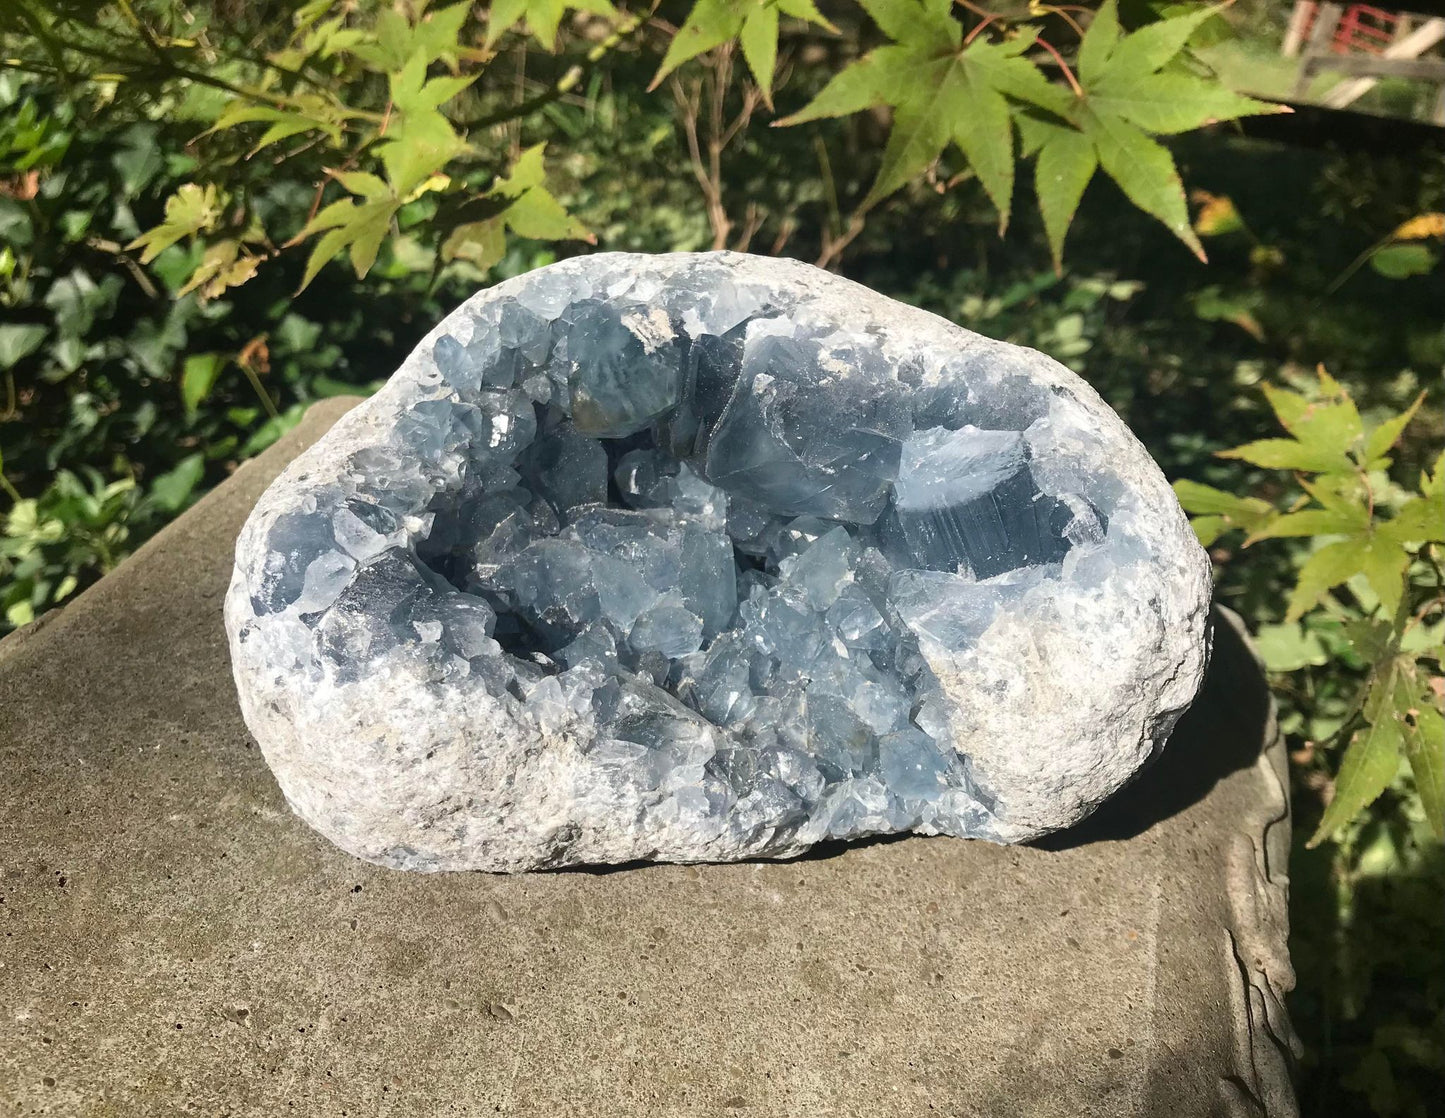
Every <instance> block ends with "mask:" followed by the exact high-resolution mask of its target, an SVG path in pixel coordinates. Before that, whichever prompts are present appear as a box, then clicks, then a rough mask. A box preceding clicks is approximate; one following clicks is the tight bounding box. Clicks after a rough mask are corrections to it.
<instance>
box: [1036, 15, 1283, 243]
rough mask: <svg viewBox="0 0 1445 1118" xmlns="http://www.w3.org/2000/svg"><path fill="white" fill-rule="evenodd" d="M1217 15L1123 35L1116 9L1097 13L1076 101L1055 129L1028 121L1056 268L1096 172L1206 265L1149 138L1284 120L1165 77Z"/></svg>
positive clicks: (1170, 164)
mask: <svg viewBox="0 0 1445 1118" xmlns="http://www.w3.org/2000/svg"><path fill="white" fill-rule="evenodd" d="M1218 11H1219V7H1218V6H1211V7H1207V8H1200V9H1198V10H1196V11H1193V12H1188V13H1186V14H1185V15H1181V16H1175V17H1174V18H1172V19H1163V20H1159V21H1158V22H1156V23H1151V24H1148V25H1146V26H1144V27H1142V28H1140V29H1139V30H1137V31H1134V32H1132V33H1127V34H1126V33H1124V32H1122V31H1121V30H1120V27H1119V17H1118V9H1117V6H1116V3H1115V0H1105V3H1104V4H1103V5H1101V6H1100V8H1099V11H1098V12H1097V13H1096V14H1095V16H1094V19H1093V22H1092V23H1090V24H1089V27H1088V30H1087V31H1085V33H1084V38H1083V41H1082V42H1081V43H1080V45H1079V56H1078V67H1079V79H1078V80H1079V83H1080V96H1078V97H1076V98H1075V99H1074V101H1073V104H1072V105H1071V106H1070V107H1069V108H1068V109H1067V110H1066V111H1065V112H1064V113H1062V114H1061V115H1062V116H1063V117H1064V118H1065V120H1064V122H1058V121H1049V120H1040V121H1036V122H1034V123H1033V125H1032V129H1031V135H1030V137H1029V139H1030V141H1031V142H1030V143H1029V144H1028V146H1030V147H1031V148H1033V149H1034V150H1037V152H1038V164H1037V170H1036V173H1035V189H1036V193H1037V194H1038V199H1039V212H1040V214H1042V216H1043V219H1044V229H1045V232H1046V233H1047V235H1048V239H1049V248H1050V251H1051V252H1052V253H1053V257H1054V265H1055V267H1056V268H1057V267H1059V266H1060V262H1061V259H1062V256H1063V247H1064V238H1065V236H1066V235H1067V234H1068V231H1069V225H1070V224H1071V223H1072V221H1073V218H1074V214H1075V212H1076V211H1077V210H1078V207H1079V202H1080V200H1081V199H1082V198H1083V195H1084V190H1085V188H1087V186H1088V185H1089V181H1090V180H1091V179H1092V178H1093V177H1094V173H1095V172H1096V171H1097V170H1099V169H1101V168H1102V169H1103V171H1104V173H1105V174H1107V175H1108V176H1109V177H1110V178H1112V179H1113V180H1114V181H1115V182H1116V183H1117V184H1118V185H1119V188H1120V189H1121V190H1122V191H1123V192H1124V194H1125V195H1126V196H1127V197H1128V199H1129V201H1131V202H1133V203H1134V205H1135V206H1137V207H1138V208H1139V209H1141V210H1143V211H1144V212H1145V213H1147V214H1149V215H1150V216H1151V217H1154V218H1156V219H1158V220H1159V221H1160V222H1162V223H1163V224H1164V226H1165V227H1166V228H1167V229H1168V230H1169V231H1170V232H1171V233H1173V234H1174V235H1175V236H1176V237H1178V238H1179V239H1180V240H1181V241H1183V242H1184V244H1185V245H1187V246H1188V247H1189V249H1190V251H1192V252H1193V253H1194V254H1195V255H1196V256H1197V257H1199V259H1200V260H1204V259H1205V254H1204V247H1203V246H1202V245H1201V244H1200V243H1199V238H1198V236H1196V234H1195V230H1194V228H1193V227H1192V226H1191V225H1190V222H1189V207H1188V204H1187V202H1186V201H1185V197H1184V184H1183V183H1182V182H1181V181H1180V178H1179V171H1178V168H1177V167H1175V165H1174V158H1173V156H1171V155H1170V154H1169V151H1168V149H1167V148H1165V147H1164V146H1163V145H1162V144H1160V143H1159V142H1158V141H1156V140H1154V139H1153V138H1152V137H1153V136H1162V135H1174V134H1176V133H1179V132H1188V131H1191V130H1192V129H1195V128H1200V127H1202V126H1203V125H1206V124H1210V123H1214V122H1218V121H1224V120H1235V119H1238V118H1239V117H1243V116H1252V115H1257V114H1261V113H1278V112H1289V111H1290V110H1289V109H1288V108H1286V107H1284V106H1282V105H1273V104H1270V103H1268V102H1265V101H1257V100H1255V99H1254V98H1252V97H1245V96H1242V95H1241V94H1238V93H1235V92H1233V91H1231V90H1229V89H1226V88H1225V87H1224V86H1222V85H1220V84H1218V82H1216V81H1210V80H1207V79H1205V78H1201V77H1197V76H1195V75H1193V74H1190V73H1187V72H1185V71H1183V70H1179V69H1166V67H1169V66H1171V65H1172V64H1173V63H1174V62H1175V61H1176V59H1177V58H1178V57H1179V55H1180V54H1181V53H1182V52H1183V50H1184V48H1185V45H1186V44H1187V43H1188V41H1189V38H1190V36H1192V35H1193V34H1194V32H1195V31H1196V30H1197V29H1198V27H1199V25H1200V24H1202V23H1203V22H1204V21H1205V20H1207V19H1209V18H1210V17H1211V16H1212V15H1214V14H1215V13H1216V12H1218Z"/></svg>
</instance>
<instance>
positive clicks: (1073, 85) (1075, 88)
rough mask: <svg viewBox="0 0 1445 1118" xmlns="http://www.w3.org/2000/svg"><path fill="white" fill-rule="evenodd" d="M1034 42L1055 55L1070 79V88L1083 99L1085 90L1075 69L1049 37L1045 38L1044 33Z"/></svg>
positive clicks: (1055, 59)
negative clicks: (1075, 74) (1055, 47)
mask: <svg viewBox="0 0 1445 1118" xmlns="http://www.w3.org/2000/svg"><path fill="white" fill-rule="evenodd" d="M1034 42H1036V43H1038V45H1039V46H1041V47H1043V48H1044V50H1046V51H1048V52H1049V53H1050V54H1051V55H1053V56H1054V61H1055V62H1057V63H1058V64H1059V69H1060V70H1062V71H1063V72H1064V77H1065V78H1066V79H1067V80H1068V83H1069V88H1071V89H1072V90H1073V91H1074V96H1075V97H1078V98H1081V99H1082V98H1083V96H1084V90H1083V88H1082V87H1081V86H1080V85H1079V80H1078V79H1077V78H1076V77H1074V71H1073V70H1071V69H1069V64H1068V63H1067V62H1065V61H1064V56H1063V55H1061V54H1060V53H1059V52H1058V51H1057V50H1055V49H1054V46H1053V44H1052V43H1050V42H1049V41H1048V40H1047V39H1045V38H1044V37H1043V36H1042V35H1040V36H1039V37H1038V38H1037V39H1035V40H1034Z"/></svg>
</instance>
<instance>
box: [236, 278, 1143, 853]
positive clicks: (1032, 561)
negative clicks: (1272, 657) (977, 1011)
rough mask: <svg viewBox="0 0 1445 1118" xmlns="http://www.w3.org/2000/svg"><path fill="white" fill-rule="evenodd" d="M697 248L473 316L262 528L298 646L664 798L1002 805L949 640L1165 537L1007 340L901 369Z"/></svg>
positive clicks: (956, 641) (503, 301)
mask: <svg viewBox="0 0 1445 1118" xmlns="http://www.w3.org/2000/svg"><path fill="white" fill-rule="evenodd" d="M579 267H580V266H579ZM697 268H698V271H697V275H696V276H695V277H694V278H693V279H692V280H689V282H687V283H685V284H670V285H669V284H664V283H659V282H658V281H656V279H655V278H654V277H649V276H647V275H634V274H630V273H629V272H628V270H627V269H625V268H620V267H618V266H614V265H606V264H603V263H598V264H597V265H596V266H595V268H594V269H593V270H591V271H587V272H586V274H583V272H582V271H581V270H579V268H573V269H572V270H567V269H565V268H563V269H551V270H544V271H541V272H538V273H536V274H535V275H529V276H526V277H522V278H520V279H518V280H514V281H510V282H509V284H508V286H507V287H506V288H505V293H503V291H502V290H499V291H498V292H497V293H496V295H495V296H491V297H486V298H484V299H483V300H480V301H479V303H478V304H477V305H475V309H469V310H467V311H466V312H464V316H465V317H463V318H462V319H459V320H458V321H457V322H455V323H452V324H450V325H449V326H448V327H447V328H445V330H444V332H441V333H439V335H438V336H437V338H436V340H435V342H434V343H433V344H432V345H430V347H429V348H426V349H424V350H423V351H422V353H421V354H419V355H418V360H417V363H416V364H414V365H412V366H409V372H408V377H409V378H410V380H409V381H408V386H409V390H410V391H411V392H412V393H413V396H411V397H405V398H403V397H402V396H400V395H398V396H397V397H396V400H395V401H394V402H392V403H388V405H387V408H389V409H390V410H387V409H381V408H378V410H377V411H376V412H375V413H374V414H375V416H376V417H378V418H375V419H374V422H375V423H376V425H377V431H378V434H377V441H376V445H373V446H370V447H367V448H365V449H361V450H355V451H352V452H350V453H349V454H348V456H347V457H346V458H345V460H344V461H343V462H341V463H340V464H339V466H338V471H337V479H338V480H336V481H334V483H333V482H331V481H328V482H327V483H326V485H324V486H316V487H314V488H313V490H312V491H311V496H310V497H309V498H308V499H307V501H306V502H298V503H294V504H293V505H291V506H287V507H284V508H281V509H280V510H279V511H276V512H275V513H274V514H273V515H271V517H270V519H269V520H268V521H266V522H265V523H264V524H263V526H262V528H261V531H262V532H263V533H264V536H263V541H264V551H265V560H264V562H263V563H261V564H260V565H259V569H258V571H257V572H256V573H255V576H254V577H253V578H252V580H251V582H250V584H249V585H248V588H247V593H248V597H249V604H250V609H251V611H252V612H253V614H254V615H255V616H256V617H258V618H262V617H264V618H272V617H278V616H279V617H280V618H281V619H287V620H288V623H291V620H290V619H294V623H295V625H296V629H295V632H296V634H298V635H297V636H296V637H295V643H296V645H297V650H296V651H295V664H294V665H292V666H293V667H295V668H296V669H297V670H300V669H301V668H302V667H304V666H305V665H306V664H307V663H308V662H311V663H314V664H315V665H319V670H320V671H322V672H324V673H327V675H328V678H331V677H335V678H336V679H339V680H349V679H358V678H364V676H363V675H359V674H358V665H362V664H365V663H368V662H371V661H376V660H379V659H381V658H383V657H387V656H394V657H396V658H397V663H398V664H402V663H406V664H411V665H413V666H415V668H416V670H417V671H418V672H419V673H421V678H424V679H426V680H429V681H434V682H437V683H438V685H440V684H441V683H448V684H450V683H455V682H456V681H457V680H467V679H475V680H477V681H478V686H480V687H483V688H484V689H485V691H486V694H487V695H489V696H490V697H491V699H492V700H495V701H496V702H497V703H499V704H501V705H502V706H503V707H504V708H505V709H506V710H507V711H508V712H510V714H511V715H514V716H515V717H518V718H523V717H526V718H530V719H532V721H533V724H534V725H535V726H536V727H537V728H538V730H540V732H542V733H543V734H548V735H552V734H561V735H566V736H567V740H569V741H572V740H574V739H575V741H576V742H577V743H578V744H577V748H579V749H581V750H583V751H585V753H586V756H587V757H588V759H589V763H590V764H595V765H596V767H597V769H598V771H599V772H601V773H603V774H604V777H605V780H606V781H607V782H608V787H609V788H610V789H611V790H612V792H615V793H616V795H617V796H618V797H619V800H618V802H619V803H622V802H626V803H629V804H631V803H640V804H642V805H643V806H642V807H639V808H638V809H637V810H638V811H639V812H640V813H641V814H640V816H639V818H644V819H656V818H662V817H663V816H665V814H666V813H673V815H672V816H671V817H681V816H682V815H686V814H687V813H694V814H695V815H696V817H697V818H704V817H706V818H710V819H716V818H717V817H719V816H720V815H724V814H726V813H728V812H736V813H737V819H738V820H740V821H743V820H751V821H752V822H750V823H746V824H745V823H744V822H739V823H738V825H739V826H744V825H748V826H754V827H756V828H758V834H759V835H762V834H764V833H766V830H767V828H770V827H771V828H776V836H775V841H776V842H777V843H778V844H779V847H780V848H781V847H782V846H784V845H786V843H787V842H789V841H791V839H790V836H791V835H792V833H793V832H794V831H796V830H797V829H798V828H806V829H808V830H807V833H809V834H810V835H812V836H814V837H817V836H818V835H822V834H829V835H838V836H846V835H854V834H859V833H864V832H868V831H876V830H889V829H900V828H906V827H913V826H919V825H922V824H921V823H920V821H923V822H924V823H927V825H928V826H929V827H935V828H939V829H948V828H950V827H953V828H971V829H972V832H977V831H980V830H982V829H985V828H986V827H987V826H988V825H989V819H990V817H989V815H988V810H989V807H988V804H987V803H986V802H985V797H984V795H983V793H981V792H979V791H978V790H977V789H975V788H973V787H972V785H971V784H970V779H971V778H970V777H969V771H970V770H969V768H968V764H967V762H966V759H965V758H963V756H962V755H961V754H960V753H959V752H958V749H957V748H956V744H957V743H956V742H955V740H954V734H955V730H954V728H953V726H951V724H950V721H949V710H950V709H951V708H950V704H949V702H948V700H947V698H946V697H945V694H944V691H943V687H942V684H941V683H940V681H939V677H938V676H936V675H935V674H934V669H933V666H931V665H937V664H939V663H940V659H939V658H940V657H944V658H945V662H946V658H947V657H953V656H957V655H958V654H960V653H964V652H967V651H968V650H969V649H971V648H972V647H973V646H975V645H977V644H978V643H979V642H980V640H981V639H982V638H983V637H984V635H985V634H987V633H988V632H989V630H990V627H991V626H993V625H994V624H995V622H996V621H998V619H999V617H1000V616H1001V613H1002V612H1003V611H1007V610H1010V609H1013V608H1014V607H1015V606H1017V605H1018V604H1019V603H1020V602H1021V601H1022V600H1023V599H1024V598H1025V597H1026V596H1028V595H1029V594H1031V593H1033V592H1034V591H1035V589H1036V588H1038V587H1040V586H1042V585H1044V583H1045V582H1046V581H1048V580H1051V579H1058V578H1060V577H1061V572H1062V571H1065V570H1067V571H1069V572H1071V573H1070V577H1073V578H1076V579H1077V580H1079V581H1080V582H1081V583H1089V584H1097V583H1099V582H1101V581H1102V580H1104V579H1107V578H1109V577H1111V575H1112V573H1113V572H1114V571H1115V570H1116V569H1117V567H1118V565H1119V564H1120V563H1121V562H1126V561H1133V560H1138V561H1141V562H1143V561H1149V559H1150V556H1149V555H1148V553H1147V545H1146V544H1144V543H1142V542H1139V541H1134V540H1132V539H1131V538H1130V537H1129V536H1128V534H1127V531H1126V530H1119V531H1111V528H1110V521H1109V515H1110V514H1111V513H1112V512H1114V511H1115V509H1116V508H1117V505H1118V503H1119V502H1120V500H1122V499H1123V497H1124V496H1125V495H1126V491H1127V487H1126V485H1125V483H1124V482H1123V481H1121V480H1119V479H1117V478H1113V477H1107V476H1106V477H1101V478H1090V479H1087V484H1085V483H1084V482H1080V483H1079V484H1077V485H1076V484H1075V481H1074V479H1073V478H1072V477H1070V476H1068V475H1066V474H1065V475H1061V473H1060V472H1059V471H1058V468H1057V466H1056V464H1055V463H1054V462H1053V461H1051V460H1050V459H1049V458H1048V455H1047V447H1048V446H1049V445H1051V444H1049V442H1048V440H1049V439H1050V438H1055V439H1063V438H1071V437H1074V431H1073V430H1072V429H1069V428H1067V427H1064V428H1060V429H1059V431H1056V432H1051V431H1050V430H1049V429H1048V426H1049V422H1050V417H1051V416H1053V417H1055V418H1057V415H1056V413H1055V412H1054V411H1052V410H1051V409H1052V406H1053V405H1052V399H1053V397H1052V390H1051V389H1050V388H1049V387H1048V385H1047V384H1045V383H1043V382H1042V381H1041V380H1040V379H1039V378H1037V377H1035V376H1033V375H1032V374H1030V373H1029V372H1028V371H1027V368H1026V367H1024V366H1020V365H1019V364H1018V363H1017V362H1018V359H1016V358H1014V357H1012V356H1010V353H1011V351H1009V352H1004V351H1002V350H999V349H996V348H994V347H992V346H990V345H985V344H982V343H980V344H979V345H978V346H977V347H974V348H969V349H966V350H965V351H964V352H961V353H959V354H957V355H956V356H954V357H952V358H950V359H948V360H947V361H946V362H943V367H942V368H941V369H940V367H939V365H940V361H939V360H935V361H933V362H932V363H931V364H930V363H927V362H924V361H922V360H919V359H911V360H910V359H899V360H897V361H896V362H893V361H892V359H891V358H890V359H889V360H885V359H884V357H883V356H882V355H883V354H884V353H891V352H892V350H891V349H890V348H889V347H890V346H893V345H895V341H896V340H890V338H891V335H889V337H883V336H878V337H875V336H873V335H872V334H869V333H867V332H866V329H865V327H864V326H858V327H856V328H855V326H854V324H851V323H840V324H838V325H836V326H832V327H824V326H820V325H818V323H817V321H816V318H813V319H809V318H808V317H807V316H799V317H797V318H796V319H795V318H794V316H793V315H792V314H791V307H792V305H793V304H792V303H790V302H789V301H788V300H787V299H784V298H782V297H781V296H768V297H766V298H765V297H763V296H762V295H759V294H758V293H757V292H755V291H753V290H750V289H747V288H745V287H743V286H740V285H738V284H735V283H733V282H731V280H730V279H728V271H727V269H726V268H721V267H717V268H714V267H712V266H711V265H707V266H704V265H702V264H699V265H698V266H697ZM467 318H470V321H468V320H467ZM884 332H885V333H886V331H884ZM462 338H465V339H467V341H466V342H465V343H463V342H462V341H461V340H460V339H462ZM1041 446H1042V447H1045V448H1046V449H1045V451H1044V452H1042V453H1043V457H1042V458H1038V459H1037V460H1036V456H1038V455H1040V453H1041V452H1040V450H1039V448H1040V447H1041ZM1066 559H1067V560H1068V562H1067V563H1065V560H1066ZM287 639H288V640H289V639H291V638H289V637H288V638H287ZM307 641H310V642H311V643H310V645H309V646H308V645H307V644H306V642H307ZM302 646H305V647H302ZM308 657H309V658H310V660H309V661H308ZM388 670H389V669H388ZM939 671H940V672H942V668H940V669H939ZM957 732H958V733H959V734H960V735H963V734H964V731H963V730H962V729H960V730H959V731H957ZM642 792H645V793H646V795H645V796H644V797H643V798H641V799H636V797H637V796H638V795H641V793H642ZM609 794H610V793H609ZM628 797H634V798H633V799H629V798H628ZM649 813H663V814H662V815H656V816H654V815H650V814H649ZM930 813H931V814H930ZM689 817H691V816H689ZM640 825H641V824H640ZM972 832H971V833H972ZM757 841H758V843H759V844H760V847H759V848H766V846H767V842H768V841H770V840H766V839H763V838H759V839H758V840H757ZM810 841H811V840H810Z"/></svg>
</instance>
